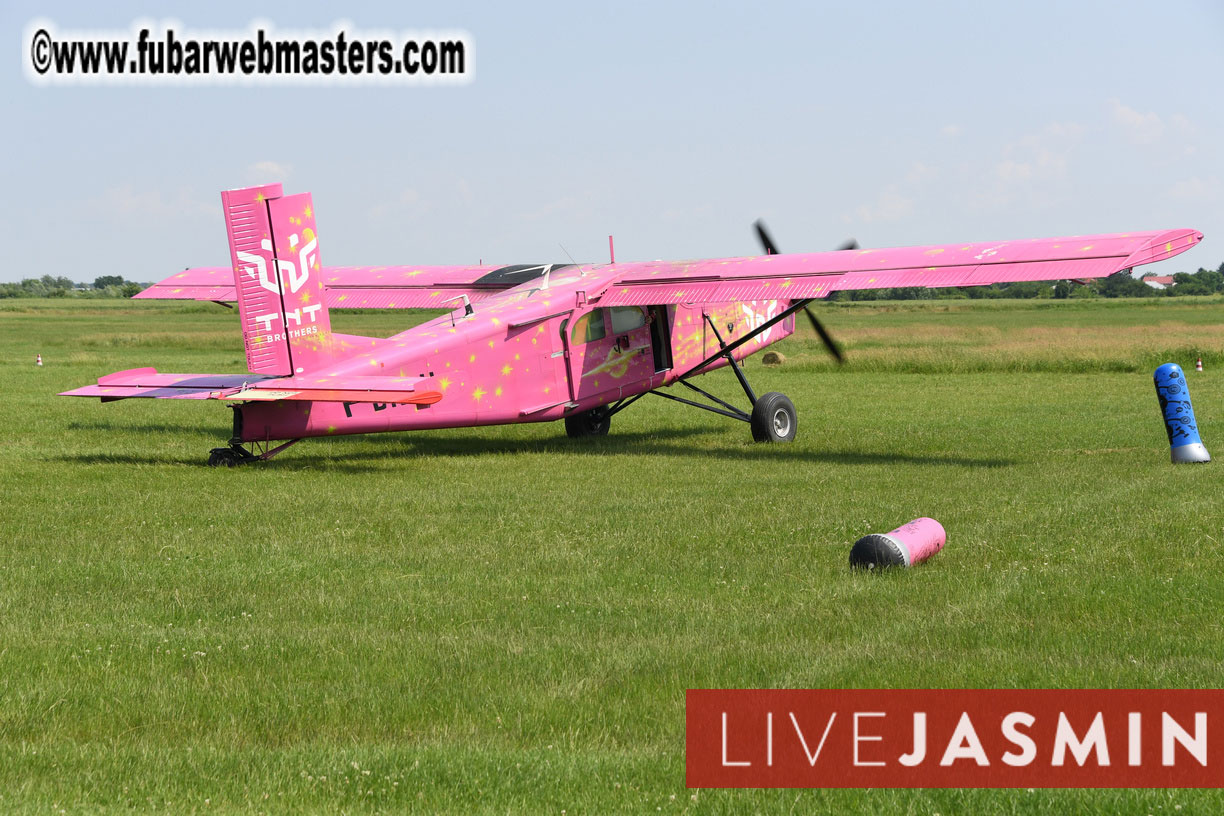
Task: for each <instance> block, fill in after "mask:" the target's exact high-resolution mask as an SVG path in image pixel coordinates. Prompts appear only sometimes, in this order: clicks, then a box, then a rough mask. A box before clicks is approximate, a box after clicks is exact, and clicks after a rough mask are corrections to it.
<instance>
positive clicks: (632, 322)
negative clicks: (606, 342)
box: [609, 306, 646, 334]
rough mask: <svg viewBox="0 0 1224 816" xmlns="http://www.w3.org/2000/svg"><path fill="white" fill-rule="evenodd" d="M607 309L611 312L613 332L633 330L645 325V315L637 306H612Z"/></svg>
mask: <svg viewBox="0 0 1224 816" xmlns="http://www.w3.org/2000/svg"><path fill="white" fill-rule="evenodd" d="M609 311H611V312H612V333H613V334H620V333H622V332H627V331H633V330H634V329H638V328H641V327H642V326H645V325H646V315H644V314H643V313H642V310H641V308H640V307H638V306H613V307H612V308H611V309H610V310H609Z"/></svg>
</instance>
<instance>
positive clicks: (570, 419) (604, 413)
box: [565, 406, 612, 439]
mask: <svg viewBox="0 0 1224 816" xmlns="http://www.w3.org/2000/svg"><path fill="white" fill-rule="evenodd" d="M611 425H612V416H611V414H609V413H608V409H607V407H606V406H601V407H599V408H592V409H591V410H589V411H583V412H582V413H580V414H572V415H571V416H567V417H566V418H565V435H566V436H569V437H573V438H575V439H577V438H578V437H582V436H607V435H608V428H609V427H611Z"/></svg>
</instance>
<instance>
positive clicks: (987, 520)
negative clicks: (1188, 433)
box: [0, 299, 1224, 815]
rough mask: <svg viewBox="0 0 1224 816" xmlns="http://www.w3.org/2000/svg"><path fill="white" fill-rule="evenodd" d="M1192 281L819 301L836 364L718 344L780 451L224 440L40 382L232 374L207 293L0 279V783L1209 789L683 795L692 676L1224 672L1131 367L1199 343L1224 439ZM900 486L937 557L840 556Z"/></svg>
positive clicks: (186, 413)
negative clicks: (2, 283)
mask: <svg viewBox="0 0 1224 816" xmlns="http://www.w3.org/2000/svg"><path fill="white" fill-rule="evenodd" d="M1222 309H1224V303H1222V302H1221V301H1220V300H1216V299H1212V300H1200V299H1179V300H1164V299H1162V300H1150V301H1135V302H1105V301H1091V302H1086V301H1071V302H1052V301H1024V302H965V301H954V302H918V303H910V304H844V305H835V304H829V305H826V306H824V307H822V314H823V315H825V316H826V319H827V323H828V325H829V327H830V329H831V330H832V331H834V333H835V334H836V335H837V336H838V337H839V338H840V339H842V340H843V341H845V343H846V345H847V352H848V355H849V357H850V359H851V361H852V362H851V363H850V364H849V365H848V366H847V367H846V368H845V369H843V370H834V369H833V368H832V367H831V366H830V364H829V363H828V362H827V361H826V359H825V357H824V355H823V353H822V352H821V350H820V348H819V346H818V344H817V343H816V342H815V341H814V338H813V337H812V336H811V335H810V334H802V333H801V334H800V335H798V336H797V337H794V338H791V339H789V340H787V341H785V342H784V343H782V344H781V345H780V346H777V347H775V348H777V349H778V350H781V351H782V352H783V353H784V354H786V355H787V357H788V360H787V363H786V364H785V365H784V366H782V367H779V368H765V367H763V366H761V365H760V363H759V360H758V359H753V360H750V362H749V366H748V371H749V375H750V377H751V378H752V379H753V383H754V386H755V387H756V388H757V391H758V393H759V392H764V391H768V390H779V391H784V392H786V393H787V394H789V395H790V396H791V398H792V399H793V400H794V402H795V404H796V405H797V407H798V410H799V437H798V439H797V440H796V442H795V443H794V444H791V445H789V446H770V447H764V446H758V445H754V444H753V443H752V441H751V437H750V435H749V432H748V428H747V426H746V425H744V424H742V423H737V422H732V421H729V420H724V419H721V418H719V417H715V416H712V415H707V414H704V413H700V412H697V411H692V410H688V409H686V408H683V407H682V406H678V405H675V404H672V403H670V402H666V401H664V400H653V399H647V400H643V401H641V402H640V403H639V404H637V405H635V406H634V407H633V408H631V409H629V410H628V411H626V412H624V413H623V414H620V415H618V416H617V417H616V418H615V420H614V422H613V426H612V432H611V434H610V435H609V436H608V437H606V438H604V439H598V440H594V441H576V440H569V439H567V438H566V437H565V435H564V431H563V429H562V428H561V427H560V426H559V425H557V424H546V425H531V426H513V427H504V428H490V429H476V430H456V431H445V432H444V431H431V432H425V433H418V434H388V435H382V436H374V437H366V438H363V437H345V438H333V439H326V440H309V441H306V442H303V443H302V444H300V445H298V446H297V447H295V448H293V449H291V450H290V451H288V452H287V453H285V454H284V455H282V456H281V457H279V458H277V459H275V460H273V461H271V462H267V463H263V464H261V465H258V466H253V467H247V468H240V469H236V470H225V469H210V468H207V467H204V466H203V463H204V460H205V457H206V455H207V452H208V449H209V448H211V447H213V446H216V445H218V444H221V443H223V442H224V440H225V439H226V438H227V436H228V433H229V412H228V411H227V410H225V409H224V408H223V407H221V406H218V405H217V404H215V403H209V404H201V403H173V402H166V401H153V400H128V401H124V402H119V403H114V404H107V405H100V404H98V403H97V402H96V401H89V400H73V399H65V398H56V397H55V396H53V395H54V394H55V392H57V391H62V390H65V389H67V388H70V387H75V386H78V385H83V384H86V383H90V382H92V381H93V380H94V379H95V378H96V377H97V376H99V375H101V374H105V373H109V372H111V371H115V370H118V369H125V368H132V367H137V366H141V365H155V366H157V367H158V368H159V369H160V370H163V371H204V372H208V371H216V372H240V371H243V370H244V368H245V366H244V363H243V359H242V350H241V338H240V336H239V333H238V327H237V320H236V318H235V316H234V314H233V313H232V312H225V311H223V310H222V309H220V308H219V307H215V306H211V305H208V304H203V305H196V304H188V305H174V304H156V303H140V304H137V303H133V302H119V301H116V302H102V301H91V302H81V303H76V302H71V301H65V300H59V301H8V302H0V350H2V351H3V354H2V359H0V371H2V372H3V383H4V391H5V393H4V394H3V403H0V405H2V407H0V415H2V416H3V418H4V428H5V431H4V434H3V437H2V441H0V484H3V496H4V498H3V504H2V509H0V528H2V529H3V532H4V548H3V550H2V551H0V811H3V812H41V813H46V812H61V811H67V812H98V811H108V810H109V811H125V812H131V811H132V810H135V811H154V810H156V811H170V812H214V811H215V812H229V811H242V812H254V811H267V812H275V813H284V812H300V811H318V812H329V813H337V812H370V811H417V812H422V813H429V812H443V811H444V812H462V813H485V812H487V813H506V812H513V813H562V812H565V813H567V814H575V813H609V812H632V813H636V812H652V813H654V812H662V813H681V812H690V813H739V812H763V813H790V812H886V813H923V814H930V813H940V814H945V815H946V814H952V813H971V814H982V813H1130V812H1136V813H1169V814H1172V813H1218V812H1220V811H1221V810H1222V809H1224V796H1221V795H1220V794H1219V793H1218V792H1214V791H1162V790H1148V791H1143V790H1138V791H1132V790H1120V791H1091V790H1088V791H1050V790H1036V791H1030V790H998V791H992V790H985V791H955V790H932V791H905V790H874V791H859V790H850V791H820V790H813V791H709V790H703V791H693V790H688V789H686V788H685V786H684V691H685V689H687V688H705V687H779V688H792V687H793V688H809V687H810V688H821V687H830V688H841V687H866V688H871V687H920V688H922V687H932V688H939V687H984V688H1011V687H1218V686H1219V685H1220V682H1221V672H1222V669H1224V628H1222V624H1221V620H1222V617H1224V616H1222V612H1224V603H1222V601H1221V599H1222V598H1224V553H1222V551H1221V544H1220V542H1221V540H1222V536H1224V504H1222V503H1221V497H1222V493H1224V491H1222V490H1221V481H1222V480H1221V477H1220V472H1219V468H1220V467H1221V465H1219V464H1218V463H1217V464H1212V465H1207V466H1181V467H1174V466H1172V465H1170V464H1169V456H1168V444H1167V440H1166V438H1165V433H1164V428H1163V425H1162V423H1161V420H1160V417H1159V411H1158V406H1157V404H1156V398H1155V393H1154V389H1153V387H1152V380H1151V372H1152V369H1153V368H1155V366H1156V365H1158V364H1160V363H1162V362H1165V361H1167V360H1173V361H1176V362H1179V363H1181V364H1182V365H1183V366H1185V367H1187V368H1190V369H1192V367H1193V362H1194V357H1195V356H1199V355H1201V356H1202V357H1203V360H1204V363H1205V364H1206V371H1205V372H1204V373H1203V374H1201V375H1197V376H1195V375H1194V373H1193V371H1191V372H1190V377H1191V379H1190V384H1191V387H1192V395H1193V397H1194V405H1195V409H1196V413H1197V415H1198V419H1199V426H1200V429H1201V430H1202V432H1203V437H1204V442H1205V443H1206V445H1207V447H1208V448H1209V449H1211V450H1215V448H1216V446H1217V445H1224V433H1222V429H1224V388H1221V383H1222V382H1224V321H1221V320H1220V315H1221V310H1222ZM419 319H421V318H420V316H419V315H418V316H412V315H406V314H404V313H370V314H336V315H333V324H334V325H335V326H336V328H337V329H339V330H341V331H346V332H354V333H363V334H390V333H392V332H393V331H397V330H400V329H402V328H403V326H404V324H405V322H406V321H409V320H419ZM35 353H41V354H42V355H43V359H44V361H45V363H46V364H45V365H44V367H42V368H35V366H34V365H33V363H34V355H35ZM703 385H708V386H709V387H711V388H712V389H713V390H715V391H716V392H718V393H720V394H722V395H723V396H725V397H728V398H731V399H734V398H735V397H736V387H735V385H734V380H733V379H732V377H731V375H730V374H729V373H728V372H725V371H723V372H717V373H714V374H711V375H710V376H708V377H706V378H705V382H703ZM1217 453H1224V451H1217ZM922 515H928V516H932V517H934V518H936V519H939V520H940V521H941V522H942V523H943V524H944V526H945V527H946V528H947V530H948V544H947V548H946V549H945V551H944V552H943V553H942V554H940V555H939V556H937V557H936V558H935V559H934V560H933V561H931V562H930V563H927V564H924V565H922V566H921V567H918V568H915V569H913V570H909V571H906V572H898V573H893V574H885V575H863V574H851V573H850V572H849V570H848V569H847V566H846V563H847V555H848V552H849V547H850V544H851V543H852V542H853V541H854V540H855V539H856V538H858V537H859V536H861V535H864V534H866V533H868V532H884V531H887V530H889V529H891V528H892V527H894V526H896V525H897V524H899V523H901V522H904V521H906V520H909V519H911V518H914V517H916V516H922Z"/></svg>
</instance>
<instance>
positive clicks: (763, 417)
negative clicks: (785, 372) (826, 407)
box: [750, 391, 799, 442]
mask: <svg viewBox="0 0 1224 816" xmlns="http://www.w3.org/2000/svg"><path fill="white" fill-rule="evenodd" d="M750 424H751V425H752V438H753V439H754V440H756V441H757V442H790V441H791V440H792V439H794V438H795V432H796V431H797V430H799V417H798V416H797V415H796V414H795V404H794V403H792V402H791V401H790V399H789V398H788V397H787V396H786V395H785V394H779V393H778V392H777V391H770V392H769V393H768V394H765V395H764V396H762V397H760V398H759V399H758V400H757V401H756V405H754V406H752V421H751V423H750Z"/></svg>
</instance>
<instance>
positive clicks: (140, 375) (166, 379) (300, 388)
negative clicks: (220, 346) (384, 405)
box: [60, 368, 442, 405]
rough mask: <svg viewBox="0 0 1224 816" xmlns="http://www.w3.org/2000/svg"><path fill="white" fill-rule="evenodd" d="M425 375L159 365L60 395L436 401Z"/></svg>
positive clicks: (105, 398) (437, 397)
mask: <svg viewBox="0 0 1224 816" xmlns="http://www.w3.org/2000/svg"><path fill="white" fill-rule="evenodd" d="M423 382H426V380H425V379H422V378H420V377H381V376H375V377H343V378H338V377H310V376H307V377H260V376H258V375H251V374H163V373H160V372H158V370H157V369H155V368H133V369H130V370H128V371H117V372H115V373H114V374H107V375H106V376H105V377H100V378H99V379H98V384H97V385H87V386H84V387H82V388H76V389H73V390H72V391H65V392H63V393H62V394H60V396H61V397H99V398H101V399H102V400H103V401H111V400H120V399H129V398H132V397H146V398H151V399H200V400H202V399H219V400H226V401H230V402H234V401H237V402H244V401H247V400H252V401H259V402H275V401H278V400H292V401H295V402H391V403H397V404H412V405H433V404H434V403H435V402H438V401H439V400H441V399H442V394H441V393H440V392H438V391H433V390H429V391H424V390H422V391H418V390H417V386H418V385H419V384H421V383H423Z"/></svg>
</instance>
